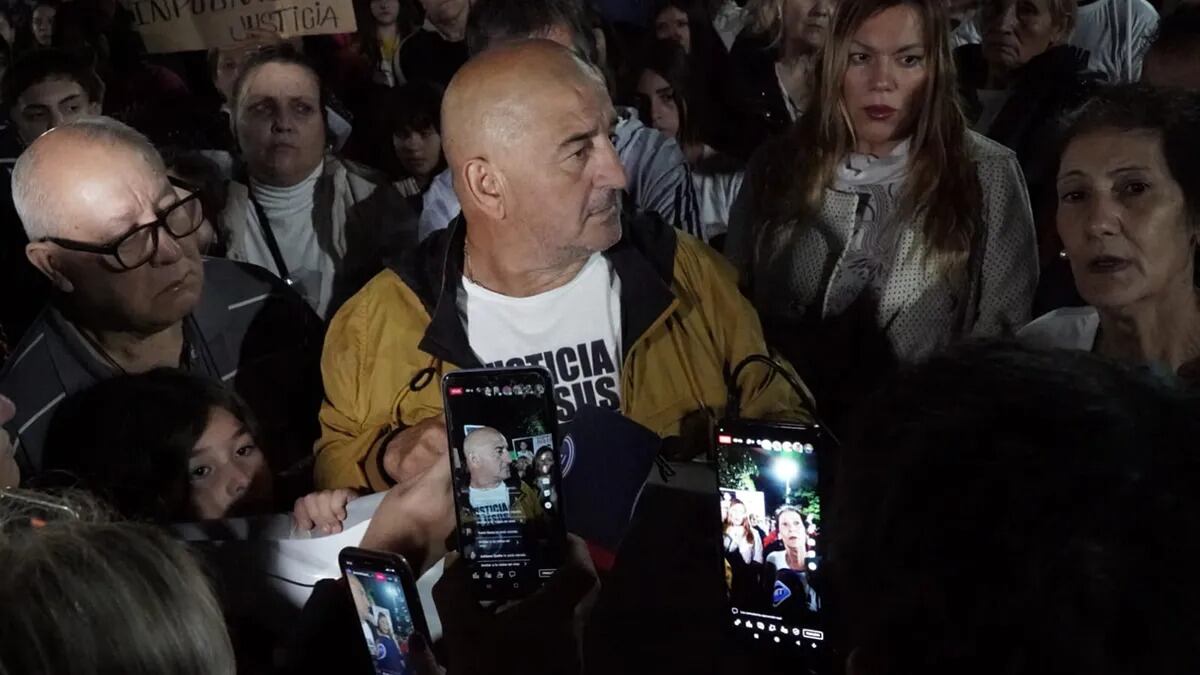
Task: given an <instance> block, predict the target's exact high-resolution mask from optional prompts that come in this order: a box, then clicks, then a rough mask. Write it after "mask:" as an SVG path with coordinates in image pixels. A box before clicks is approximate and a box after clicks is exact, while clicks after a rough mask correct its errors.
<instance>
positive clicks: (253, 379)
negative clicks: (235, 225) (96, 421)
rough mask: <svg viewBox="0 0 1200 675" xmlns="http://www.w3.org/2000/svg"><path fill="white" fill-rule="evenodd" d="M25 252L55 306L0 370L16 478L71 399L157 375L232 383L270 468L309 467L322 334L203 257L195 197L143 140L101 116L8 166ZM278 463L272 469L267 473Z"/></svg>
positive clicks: (260, 285) (248, 278)
mask: <svg viewBox="0 0 1200 675" xmlns="http://www.w3.org/2000/svg"><path fill="white" fill-rule="evenodd" d="M13 201H14V203H15V205H16V208H17V213H18V214H19V215H20V217H21V221H22V223H23V224H24V226H25V231H26V234H28V235H29V241H30V242H31V243H30V244H29V245H28V247H27V249H26V255H27V256H28V258H29V261H30V262H31V263H32V264H33V266H34V267H36V268H37V269H38V270H39V271H40V272H41V273H42V274H44V275H45V276H46V277H47V278H48V279H49V280H50V284H51V286H52V287H53V293H52V296H51V300H50V303H49V305H48V306H47V307H46V309H45V310H44V311H43V312H42V313H41V315H40V316H39V317H38V319H37V320H36V321H35V322H34V324H33V326H32V327H31V328H30V329H29V331H28V332H27V333H26V334H25V337H24V339H23V340H22V342H21V344H19V345H18V346H17V347H16V349H14V350H13V354H12V357H11V358H10V360H9V362H8V364H7V365H6V367H5V370H4V371H3V372H2V373H0V394H3V395H5V396H7V397H8V398H10V399H12V401H13V402H14V403H15V404H16V407H17V410H18V414H17V416H16V417H14V418H13V419H12V420H11V421H9V423H8V424H7V425H5V428H6V429H7V431H8V432H9V433H10V434H11V435H12V437H13V438H14V439H15V441H16V446H17V447H16V456H17V461H18V463H19V464H20V465H21V469H22V471H23V474H24V475H26V476H29V475H31V474H36V472H37V471H38V470H39V469H40V468H41V451H42V441H43V439H44V437H45V434H46V430H47V427H48V426H49V424H50V421H51V419H52V417H53V413H54V410H55V408H56V407H57V406H58V404H59V403H60V402H62V400H63V399H64V398H66V397H67V396H69V395H71V394H73V393H75V392H77V391H80V390H82V389H86V388H87V387H89V386H90V385H92V384H94V383H95V382H97V381H99V380H102V379H105V378H108V377H111V376H114V375H118V374H122V373H139V372H144V371H147V370H151V369H153V368H157V367H162V366H167V367H175V368H180V369H182V370H186V371H190V372H194V373H197V374H202V375H205V376H208V377H212V378H214V379H217V380H219V381H221V382H224V383H225V384H226V385H227V386H230V387H232V388H234V389H235V390H236V391H237V392H238V393H240V394H241V395H242V396H243V397H244V398H245V399H246V400H247V403H248V404H249V405H250V407H251V408H252V409H253V410H254V411H255V413H256V415H257V416H258V417H259V421H260V423H261V426H262V428H261V430H260V431H261V435H260V439H261V440H262V443H263V445H264V450H265V451H266V452H267V453H268V455H270V456H271V457H272V463H273V465H274V466H292V465H294V464H295V463H296V462H298V461H301V460H303V459H304V458H307V457H308V456H309V454H310V452H311V444H312V441H313V439H314V437H315V432H316V412H317V407H318V405H319V401H320V396H321V394H320V380H319V373H318V370H317V362H318V359H319V354H320V348H321V338H322V327H321V323H320V320H319V319H318V318H317V317H316V315H315V314H313V313H312V311H311V310H310V309H309V308H308V306H307V305H306V304H305V303H304V302H303V301H302V300H301V299H300V298H299V296H297V295H296V294H295V293H293V292H292V291H291V290H290V289H288V288H286V287H285V286H284V285H283V284H282V283H281V282H279V281H278V279H275V278H274V277H273V276H272V275H271V274H270V273H269V272H267V271H266V270H262V269H260V268H257V267H254V266H252V265H245V264H239V263H235V262H231V261H227V260H216V259H206V258H203V257H202V256H201V255H200V251H199V246H198V244H197V232H198V231H199V230H201V228H202V227H203V226H205V225H206V220H205V217H204V213H203V210H202V209H201V206H200V199H199V192H198V191H197V190H195V189H193V188H190V187H188V186H187V185H185V184H184V183H182V182H180V181H177V180H176V179H174V178H169V177H168V176H167V172H166V168H165V167H164V166H163V161H162V159H161V157H159V155H158V153H157V152H156V151H155V149H154V147H153V146H152V145H150V143H149V141H147V140H146V139H145V137H143V136H141V135H140V134H139V133H137V132H136V131H134V130H133V129H130V128H129V127H127V126H125V125H123V124H121V123H119V122H116V121H114V120H111V119H107V118H102V117H92V118H85V119H81V120H77V121H74V122H70V123H68V124H64V125H62V126H60V127H57V128H56V129H54V130H53V131H50V132H48V133H46V134H45V135H43V136H42V137H41V138H39V139H38V140H37V141H36V142H34V143H33V144H32V145H31V146H30V147H29V148H28V149H27V150H26V151H25V152H24V153H23V154H22V155H21V157H20V159H19V160H18V161H17V164H16V168H15V169H14V171H13ZM275 462H279V463H278V464H276V463H275Z"/></svg>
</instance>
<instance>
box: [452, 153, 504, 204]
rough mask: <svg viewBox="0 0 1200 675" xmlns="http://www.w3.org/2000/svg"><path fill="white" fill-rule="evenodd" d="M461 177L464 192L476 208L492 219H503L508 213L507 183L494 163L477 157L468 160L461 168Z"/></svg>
mask: <svg viewBox="0 0 1200 675" xmlns="http://www.w3.org/2000/svg"><path fill="white" fill-rule="evenodd" d="M461 179H462V182H463V187H464V190H463V192H464V194H466V195H468V196H469V198H470V200H471V201H472V202H473V203H474V206H475V208H476V209H478V210H480V211H482V212H483V213H485V214H486V215H487V216H488V217H490V218H492V219H493V220H503V219H504V217H505V215H507V213H508V205H507V204H506V203H505V201H506V200H505V194H506V192H507V191H506V190H505V187H506V186H507V183H506V181H505V179H504V174H502V173H501V172H500V171H499V169H497V168H496V165H495V164H492V163H491V162H489V161H487V160H486V159H483V158H481V157H477V158H475V159H471V160H468V161H467V163H466V164H465V165H463V168H462V174H461Z"/></svg>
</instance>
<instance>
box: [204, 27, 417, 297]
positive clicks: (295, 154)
mask: <svg viewBox="0 0 1200 675" xmlns="http://www.w3.org/2000/svg"><path fill="white" fill-rule="evenodd" d="M232 92H233V105H232V109H233V126H234V131H235V134H236V136H237V143H238V146H239V147H240V149H241V151H242V156H243V158H244V160H245V174H246V178H245V180H244V182H235V183H233V184H231V185H230V188H229V198H228V201H227V203H226V205H225V209H224V211H223V212H222V214H221V219H220V221H221V229H222V230H223V233H224V235H225V237H226V241H227V242H228V247H229V257H230V258H232V259H234V260H240V261H243V262H249V263H253V264H256V265H259V266H261V267H264V268H266V269H268V270H270V271H271V272H273V273H275V274H277V275H279V277H280V278H281V279H283V280H284V281H285V282H287V284H288V285H289V286H291V287H292V288H293V289H295V290H296V291H297V292H299V293H300V295H302V296H303V297H304V299H305V300H307V301H308V303H309V305H310V306H311V307H312V308H313V309H314V310H315V311H316V312H317V313H318V314H319V315H321V317H322V318H324V319H329V318H332V317H333V314H334V312H336V311H337V308H338V307H339V306H340V304H341V303H342V302H344V301H345V300H347V299H349V297H350V296H351V295H353V294H354V293H355V292H357V291H358V289H359V288H361V287H362V285H364V284H365V283H366V282H367V281H369V280H370V278H371V277H372V276H374V275H375V274H376V273H378V272H379V271H380V270H381V269H383V262H384V260H385V258H386V257H387V256H389V255H391V254H396V253H399V251H400V250H401V249H403V248H406V247H410V246H415V245H416V216H415V215H414V214H413V213H412V211H411V209H409V208H408V205H407V204H406V203H405V201H404V198H403V197H402V196H401V195H400V193H399V192H398V191H397V190H396V189H395V188H394V187H393V186H392V185H391V183H390V182H389V181H388V179H387V177H386V176H383V175H381V174H378V173H377V172H374V171H372V170H370V169H367V168H366V167H363V166H360V165H357V164H355V163H353V162H349V161H346V160H344V159H340V158H338V157H335V156H334V155H333V152H332V145H331V144H330V142H329V139H330V136H331V134H330V133H329V131H328V129H327V118H326V116H327V112H326V102H327V101H326V93H325V90H324V88H323V87H322V85H321V79H320V77H319V76H318V75H317V72H316V71H315V70H314V69H313V67H312V65H311V64H309V63H308V62H307V61H306V60H305V59H304V58H303V57H302V56H301V55H299V54H297V53H296V52H295V51H294V50H292V49H291V48H290V47H288V46H286V45H283V46H279V47H272V48H267V49H263V50H260V51H259V52H257V53H256V54H254V55H253V56H252V57H251V58H250V60H249V61H248V62H247V63H246V64H245V65H244V66H243V67H242V70H241V73H240V75H239V76H238V79H237V81H236V83H235V84H234V87H233V90H232Z"/></svg>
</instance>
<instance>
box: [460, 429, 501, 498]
mask: <svg viewBox="0 0 1200 675" xmlns="http://www.w3.org/2000/svg"><path fill="white" fill-rule="evenodd" d="M463 449H464V452H465V454H466V456H467V470H468V471H469V472H470V473H471V482H472V483H473V484H476V485H480V486H491V485H495V484H497V483H500V482H503V481H505V480H508V477H509V476H511V475H512V458H511V457H510V456H509V454H508V440H507V439H505V438H504V435H503V434H501V433H500V432H498V431H495V430H494V429H479V430H477V431H474V432H472V433H471V434H470V435H469V436H467V439H466V440H465V442H464V443H463Z"/></svg>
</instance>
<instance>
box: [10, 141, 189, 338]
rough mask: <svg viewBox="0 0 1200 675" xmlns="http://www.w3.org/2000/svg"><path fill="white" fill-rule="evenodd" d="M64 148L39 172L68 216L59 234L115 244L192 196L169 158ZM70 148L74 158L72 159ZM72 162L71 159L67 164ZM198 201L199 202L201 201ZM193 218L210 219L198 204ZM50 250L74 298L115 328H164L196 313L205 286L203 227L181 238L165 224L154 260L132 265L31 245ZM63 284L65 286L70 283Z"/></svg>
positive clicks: (57, 211) (62, 215)
mask: <svg viewBox="0 0 1200 675" xmlns="http://www.w3.org/2000/svg"><path fill="white" fill-rule="evenodd" d="M77 145H79V146H81V147H80V150H79V151H78V152H74V153H67V152H61V151H60V152H59V153H58V154H57V156H56V157H55V158H54V159H52V160H48V161H47V162H46V163H47V164H50V165H51V166H47V167H45V168H44V169H43V170H42V171H41V174H40V175H39V176H37V177H36V178H37V179H40V180H45V181H48V182H52V185H51V187H49V188H48V190H49V196H50V200H51V201H52V202H53V203H54V204H55V206H54V217H55V218H56V219H57V220H59V221H60V223H59V225H58V227H57V233H58V234H57V236H59V237H60V238H63V239H69V240H72V241H75V242H82V243H88V244H95V245H100V246H103V245H107V244H110V243H113V242H115V241H117V240H119V239H120V238H121V237H122V236H124V235H126V234H128V233H129V232H130V231H132V230H134V229H136V228H138V227H140V226H142V225H145V224H147V223H152V222H155V221H157V220H158V219H159V217H160V214H162V213H164V212H165V211H166V210H167V209H168V208H169V207H171V206H172V205H174V204H175V203H177V202H178V201H179V200H181V199H183V198H184V197H186V196H187V194H186V193H185V192H184V191H183V190H180V189H178V188H175V187H174V186H172V185H171V184H170V183H169V182H168V180H167V174H166V171H165V170H164V169H163V167H162V165H161V163H155V162H153V161H152V160H151V159H150V158H147V157H145V156H143V155H142V154H141V153H139V152H137V151H136V150H132V149H128V148H124V147H118V146H112V145H109V146H99V147H98V146H97V145H95V144H92V145H90V146H86V147H83V143H79V144H77ZM68 155H69V157H70V159H69V160H68ZM67 162H70V163H69V164H66V165H64V163H67ZM196 206H197V207H198V204H196ZM189 217H193V218H200V219H202V218H203V212H202V211H199V209H198V208H197V209H196V211H195V212H193V215H192V216H189ZM35 248H37V249H41V250H45V251H48V255H49V256H50V257H51V258H52V259H53V261H54V266H55V268H56V269H58V270H59V272H60V273H61V275H62V277H63V279H64V280H65V282H66V284H69V290H68V291H67V294H68V301H69V302H70V303H71V304H72V305H73V306H74V307H75V308H77V309H78V310H80V311H82V312H84V313H85V314H86V315H87V316H88V317H90V319H89V320H91V321H95V322H102V323H104V324H105V325H103V326H96V327H97V328H105V329H108V330H125V331H137V332H157V331H159V330H163V329H166V328H168V327H170V326H172V325H174V324H176V323H177V322H179V321H180V320H182V319H183V317H185V316H187V315H188V314H189V313H191V311H192V309H193V308H194V307H195V306H196V303H197V302H199V299H200V292H201V289H202V288H203V285H204V267H203V264H202V262H201V258H200V251H199V247H198V243H197V240H196V234H195V233H193V234H191V235H189V236H186V237H183V238H180V239H176V238H174V237H172V236H171V235H170V234H169V233H167V232H166V231H163V230H162V229H160V230H159V233H158V245H157V247H155V248H154V249H153V254H152V255H151V257H150V259H149V260H148V261H147V262H146V263H145V264H143V265H140V266H138V267H136V268H134V269H125V268H124V267H123V266H122V265H121V264H120V263H119V262H118V261H117V260H116V259H115V258H113V257H111V256H107V255H100V254H95V253H85V252H81V251H74V250H69V249H65V248H62V247H58V246H56V245H54V244H51V243H49V242H44V243H33V244H30V249H31V250H33V249H35ZM56 283H59V285H60V290H65V289H66V288H65V285H64V284H63V283H62V282H56Z"/></svg>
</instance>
